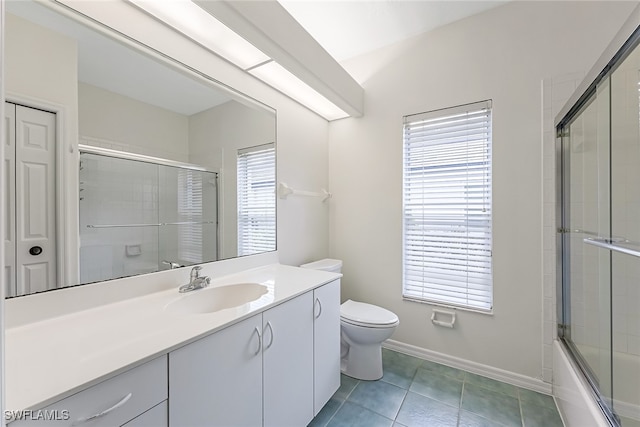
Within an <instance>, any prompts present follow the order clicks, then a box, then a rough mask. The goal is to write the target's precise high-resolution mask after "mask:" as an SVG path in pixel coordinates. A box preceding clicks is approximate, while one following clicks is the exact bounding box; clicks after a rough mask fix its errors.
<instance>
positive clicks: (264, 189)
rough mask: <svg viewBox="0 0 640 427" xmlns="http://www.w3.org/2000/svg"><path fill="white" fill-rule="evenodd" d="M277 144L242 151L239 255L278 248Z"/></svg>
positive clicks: (239, 179) (239, 159)
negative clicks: (276, 197)
mask: <svg viewBox="0 0 640 427" xmlns="http://www.w3.org/2000/svg"><path fill="white" fill-rule="evenodd" d="M275 164H276V151H275V145H274V144H267V145H261V146H258V147H252V148H248V149H242V150H238V256H242V255H251V254H255V253H259V252H265V251H273V250H275V249H276V199H275V188H276V177H275Z"/></svg>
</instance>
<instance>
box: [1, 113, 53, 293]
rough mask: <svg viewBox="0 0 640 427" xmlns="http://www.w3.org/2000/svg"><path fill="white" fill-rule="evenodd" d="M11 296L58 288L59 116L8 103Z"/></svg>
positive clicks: (7, 269) (7, 244)
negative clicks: (56, 200)
mask: <svg viewBox="0 0 640 427" xmlns="http://www.w3.org/2000/svg"><path fill="white" fill-rule="evenodd" d="M5 110H6V117H5V120H6V123H7V139H6V145H5V166H6V169H5V170H6V171H7V176H6V177H5V179H6V181H5V182H6V186H7V187H6V188H5V192H6V194H7V199H8V200H7V203H6V204H5V206H7V211H6V212H5V221H6V222H5V235H6V236H7V237H6V240H5V254H6V255H5V280H6V282H5V283H6V286H7V289H6V290H5V292H6V295H7V296H14V295H22V294H25V293H32V292H40V291H44V290H47V289H53V288H55V287H56V282H57V280H56V278H57V268H56V263H57V254H56V239H55V234H56V215H55V208H56V204H55V203H56V202H55V192H56V185H55V182H56V180H55V179H56V171H55V156H56V116H55V114H53V113H49V112H46V111H42V110H37V109H34V108H28V107H24V106H21V105H16V104H11V103H6V105H5Z"/></svg>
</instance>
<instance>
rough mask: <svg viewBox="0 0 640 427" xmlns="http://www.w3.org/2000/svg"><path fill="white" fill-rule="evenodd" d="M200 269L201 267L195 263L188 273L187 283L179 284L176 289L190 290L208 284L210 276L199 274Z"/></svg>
mask: <svg viewBox="0 0 640 427" xmlns="http://www.w3.org/2000/svg"><path fill="white" fill-rule="evenodd" d="M200 270H202V267H200V266H199V265H196V266H195V267H193V268H192V269H191V273H190V274H189V283H187V284H186V285H182V286H180V288H179V289H178V291H179V292H180V293H184V292H191V291H195V290H196V289H202V288H206V287H207V286H209V283H211V278H210V277H208V276H200Z"/></svg>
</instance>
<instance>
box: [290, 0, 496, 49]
mask: <svg viewBox="0 0 640 427" xmlns="http://www.w3.org/2000/svg"><path fill="white" fill-rule="evenodd" d="M278 1H279V2H280V4H282V6H283V7H284V8H285V9H287V11H288V12H289V13H290V14H291V15H292V16H293V17H294V18H295V19H296V20H297V21H298V22H299V23H300V24H301V25H302V26H303V27H304V28H305V29H306V30H307V31H308V32H309V34H311V35H312V36H313V37H314V38H315V39H316V41H317V42H318V43H320V45H322V47H324V49H325V50H326V51H327V52H329V54H330V55H331V56H333V57H334V59H336V60H337V61H342V60H345V59H348V58H351V57H354V56H357V55H360V54H363V53H366V52H370V51H372V50H375V49H378V48H380V47H383V46H387V45H390V44H393V43H396V42H398V41H401V40H404V39H406V38H409V37H412V36H415V35H418V34H421V33H424V32H427V31H430V30H433V29H435V28H437V27H441V26H443V25H446V24H449V23H451V22H454V21H457V20H460V19H463V18H466V17H468V16H471V15H475V14H478V13H480V12H483V11H485V10H488V9H491V8H493V7H496V6H500V5H502V4H504V3H507V1H482V0H472V1H458V0H440V1H434V0H350V1H345V0H278Z"/></svg>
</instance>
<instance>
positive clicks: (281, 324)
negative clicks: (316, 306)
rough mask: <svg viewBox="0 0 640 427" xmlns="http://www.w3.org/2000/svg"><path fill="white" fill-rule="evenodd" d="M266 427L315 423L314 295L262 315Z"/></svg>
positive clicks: (277, 307)
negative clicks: (313, 421) (313, 420)
mask: <svg viewBox="0 0 640 427" xmlns="http://www.w3.org/2000/svg"><path fill="white" fill-rule="evenodd" d="M262 320H263V325H264V326H263V331H264V332H263V337H264V338H263V340H264V350H263V366H264V372H263V380H264V426H265V427H271V426H274V427H288V426H292V427H293V426H306V425H307V424H308V423H309V422H310V421H311V420H312V419H313V292H307V293H306V294H303V295H301V296H299V297H297V298H294V299H292V300H290V301H287V302H286V303H283V304H281V305H279V306H276V307H274V308H272V309H269V310H267V311H265V312H264V313H263V319H262Z"/></svg>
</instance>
